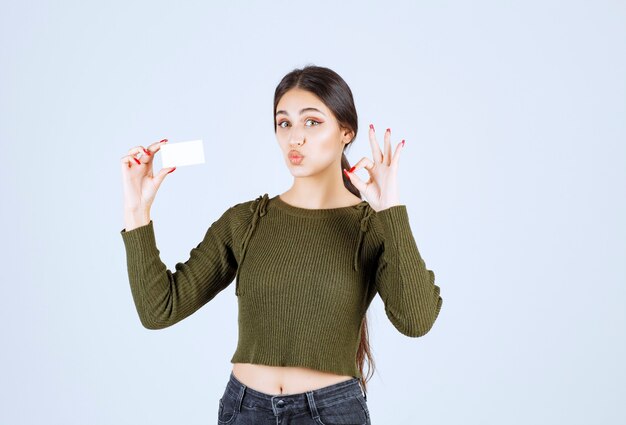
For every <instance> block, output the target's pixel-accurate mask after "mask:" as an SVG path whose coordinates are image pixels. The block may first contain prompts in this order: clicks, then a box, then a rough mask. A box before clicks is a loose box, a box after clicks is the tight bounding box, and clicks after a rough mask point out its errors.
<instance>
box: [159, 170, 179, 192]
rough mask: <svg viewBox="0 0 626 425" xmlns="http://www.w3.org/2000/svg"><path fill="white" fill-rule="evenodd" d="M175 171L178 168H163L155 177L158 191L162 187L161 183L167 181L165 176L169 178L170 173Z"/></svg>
mask: <svg viewBox="0 0 626 425" xmlns="http://www.w3.org/2000/svg"><path fill="white" fill-rule="evenodd" d="M175 169H176V167H165V168H161V170H160V171H159V173H158V174H157V175H156V176H154V183H155V185H156V188H157V190H158V189H159V187H161V183H163V180H164V179H165V176H167V175H168V174H169V173H171V172H172V171H174V170H175Z"/></svg>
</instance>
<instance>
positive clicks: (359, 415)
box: [317, 395, 370, 425]
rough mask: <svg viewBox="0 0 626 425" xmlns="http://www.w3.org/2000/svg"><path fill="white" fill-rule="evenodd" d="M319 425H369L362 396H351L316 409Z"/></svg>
mask: <svg viewBox="0 0 626 425" xmlns="http://www.w3.org/2000/svg"><path fill="white" fill-rule="evenodd" d="M317 412H318V414H319V417H318V418H317V421H318V423H319V424H320V425H345V424H353V425H369V424H370V418H369V409H368V408H367V402H366V401H365V399H364V398H363V396H362V395H358V396H351V397H348V398H345V399H343V400H341V401H340V402H338V403H334V404H332V405H329V406H324V407H322V408H320V407H317Z"/></svg>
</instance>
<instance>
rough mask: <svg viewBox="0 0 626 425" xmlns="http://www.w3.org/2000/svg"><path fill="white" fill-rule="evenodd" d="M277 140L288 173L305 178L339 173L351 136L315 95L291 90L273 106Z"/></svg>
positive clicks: (295, 89) (296, 89) (300, 90)
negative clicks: (327, 172)
mask: <svg viewBox="0 0 626 425" xmlns="http://www.w3.org/2000/svg"><path fill="white" fill-rule="evenodd" d="M311 108H314V109H311ZM276 139H277V140H278V144H279V145H280V149H281V151H282V153H283V157H284V159H285V162H286V164H287V167H288V168H289V170H290V171H291V173H292V174H293V175H294V176H295V177H304V176H311V175H315V174H318V173H321V172H324V171H330V170H333V172H335V171H336V172H337V173H341V169H340V166H339V164H341V154H342V153H343V147H344V145H345V143H347V142H349V141H350V139H351V134H350V133H349V132H348V131H344V130H342V129H340V128H339V124H338V122H337V119H336V118H335V117H334V115H333V114H332V112H331V111H330V110H329V109H328V108H327V107H326V106H325V105H324V103H322V101H321V100H320V99H319V98H318V97H317V96H315V95H314V94H313V93H311V92H309V91H306V90H303V89H298V88H294V89H291V90H289V91H287V92H286V93H285V94H284V95H283V97H281V98H280V100H279V101H278V105H277V106H276ZM292 155H293V157H292ZM333 167H334V168H333Z"/></svg>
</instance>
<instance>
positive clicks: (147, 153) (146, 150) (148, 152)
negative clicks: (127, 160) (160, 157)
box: [143, 149, 151, 155]
mask: <svg viewBox="0 0 626 425" xmlns="http://www.w3.org/2000/svg"><path fill="white" fill-rule="evenodd" d="M143 151H144V152H145V153H146V155H151V153H150V151H149V150H148V149H144V150H143Z"/></svg>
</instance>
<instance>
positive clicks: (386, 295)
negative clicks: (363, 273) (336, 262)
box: [375, 205, 443, 337]
mask: <svg viewBox="0 0 626 425" xmlns="http://www.w3.org/2000/svg"><path fill="white" fill-rule="evenodd" d="M376 217H377V219H378V221H379V223H380V228H381V231H382V235H383V239H384V241H383V246H382V248H381V252H380V254H379V257H378V264H377V270H376V279H375V280H376V287H377V290H378V293H379V294H380V297H381V298H382V300H383V302H384V304H385V312H386V314H387V317H388V318H389V320H390V321H391V323H392V324H393V325H394V326H395V327H396V329H398V330H399V331H400V332H401V333H403V334H404V335H407V336H410V337H419V336H423V335H425V334H426V333H427V332H428V331H429V330H430V329H431V328H432V326H433V324H434V323H435V320H436V319H437V316H438V315H439V311H440V310H441V305H442V302H443V300H442V298H441V296H440V295H439V293H440V288H439V286H437V285H435V283H434V282H435V273H434V272H433V271H432V270H428V269H427V268H426V264H425V263H424V260H423V259H422V257H421V255H420V253H419V250H418V249H417V245H416V243H415V239H414V237H413V233H412V231H411V227H410V224H409V216H408V213H407V210H406V205H394V206H392V207H390V208H386V209H383V210H380V211H378V212H377V213H376Z"/></svg>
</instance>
